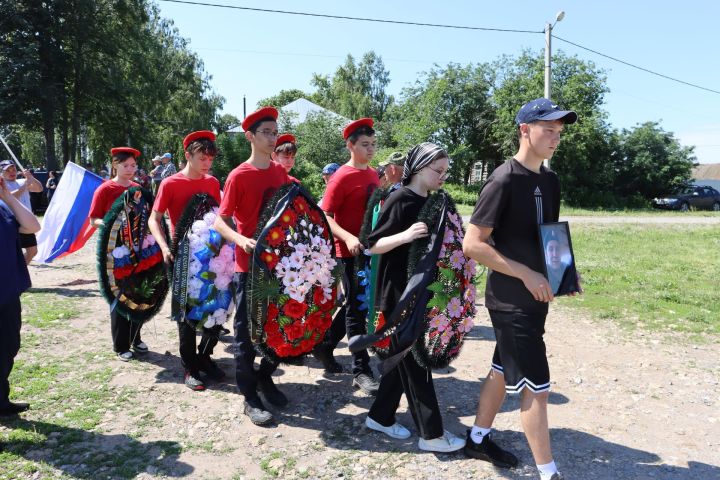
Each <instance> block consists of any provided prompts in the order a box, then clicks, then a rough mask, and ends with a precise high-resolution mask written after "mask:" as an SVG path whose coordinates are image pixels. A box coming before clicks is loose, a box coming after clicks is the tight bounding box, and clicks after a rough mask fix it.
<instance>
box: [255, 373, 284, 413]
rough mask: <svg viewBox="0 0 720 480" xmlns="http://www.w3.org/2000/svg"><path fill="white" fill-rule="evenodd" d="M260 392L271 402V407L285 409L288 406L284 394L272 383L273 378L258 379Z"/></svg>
mask: <svg viewBox="0 0 720 480" xmlns="http://www.w3.org/2000/svg"><path fill="white" fill-rule="evenodd" d="M257 385H258V390H259V391H260V393H262V394H263V396H264V397H265V400H267V401H268V402H270V404H271V405H275V406H276V407H285V406H287V404H288V399H287V397H286V396H285V394H284V393H282V392H281V391H280V390H278V388H277V387H276V386H275V384H274V383H273V381H272V377H261V378H258V384H257Z"/></svg>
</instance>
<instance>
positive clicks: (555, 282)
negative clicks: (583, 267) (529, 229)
mask: <svg viewBox="0 0 720 480" xmlns="http://www.w3.org/2000/svg"><path fill="white" fill-rule="evenodd" d="M538 228H539V230H540V249H541V250H542V259H543V267H544V268H545V277H546V278H547V279H548V281H549V282H550V287H551V288H552V290H553V295H554V296H556V297H558V296H561V295H570V294H572V293H579V292H580V283H579V282H578V274H577V268H576V267H575V253H574V252H573V248H572V239H571V238H570V225H568V222H552V223H542V224H540V225H538Z"/></svg>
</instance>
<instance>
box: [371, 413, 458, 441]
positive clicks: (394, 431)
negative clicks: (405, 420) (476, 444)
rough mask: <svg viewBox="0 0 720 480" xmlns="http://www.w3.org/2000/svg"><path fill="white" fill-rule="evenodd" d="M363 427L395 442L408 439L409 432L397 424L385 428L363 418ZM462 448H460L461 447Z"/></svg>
mask: <svg viewBox="0 0 720 480" xmlns="http://www.w3.org/2000/svg"><path fill="white" fill-rule="evenodd" d="M365 426H366V427H368V428H369V429H371V430H376V431H378V432H382V433H384V434H385V435H387V436H388V437H392V438H395V439H397V440H405V439H407V438H410V435H412V434H411V433H410V430H408V429H407V428H405V427H403V426H402V425H400V424H399V423H397V422H395V423H394V424H393V425H390V426H389V427H386V426H384V425H380V424H379V423H378V422H376V421H375V420H373V419H372V418H370V417H369V416H368V417H365ZM461 448H462V447H461Z"/></svg>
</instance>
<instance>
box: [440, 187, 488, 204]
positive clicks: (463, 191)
mask: <svg viewBox="0 0 720 480" xmlns="http://www.w3.org/2000/svg"><path fill="white" fill-rule="evenodd" d="M480 187H481V185H480V184H475V185H468V186H465V185H458V184H453V183H446V184H445V185H443V189H444V190H445V191H446V192H448V193H449V194H450V196H451V197H452V199H453V200H454V201H455V203H457V204H459V205H475V204H476V203H477V199H478V193H479V192H480Z"/></svg>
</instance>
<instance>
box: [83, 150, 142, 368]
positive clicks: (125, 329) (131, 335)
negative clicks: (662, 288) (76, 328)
mask: <svg viewBox="0 0 720 480" xmlns="http://www.w3.org/2000/svg"><path fill="white" fill-rule="evenodd" d="M110 155H112V169H111V172H112V175H113V176H112V178H111V179H110V180H108V181H106V182H104V183H103V184H102V185H100V186H99V187H98V189H97V190H95V193H93V198H92V202H91V203H90V212H89V213H88V217H89V219H90V225H92V226H93V227H96V228H99V227H100V226H102V225H103V218H104V217H105V215H106V214H107V213H108V211H110V208H112V205H113V203H115V200H117V198H118V197H119V196H120V195H122V194H123V193H125V190H127V189H128V188H130V187H139V186H140V185H138V184H137V183H135V182H133V181H132V179H133V177H134V176H135V171H136V170H137V158H138V157H139V156H140V151H139V150H136V149H134V148H131V147H115V148H112V149H110ZM141 327H142V325H140V324H139V323H135V322H132V321H130V320H129V319H127V318H125V317H124V316H122V315H120V314H119V313H118V312H117V310H115V309H112V308H111V309H110V334H111V335H112V341H113V350H114V351H115V354H116V355H117V358H118V359H119V360H121V361H123V362H127V361H129V360H130V359H132V358H133V357H134V355H133V352H131V351H130V348H131V344H132V349H133V350H134V351H135V353H145V352H147V351H148V346H147V345H146V344H145V342H143V341H142V338H140V329H141Z"/></svg>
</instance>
